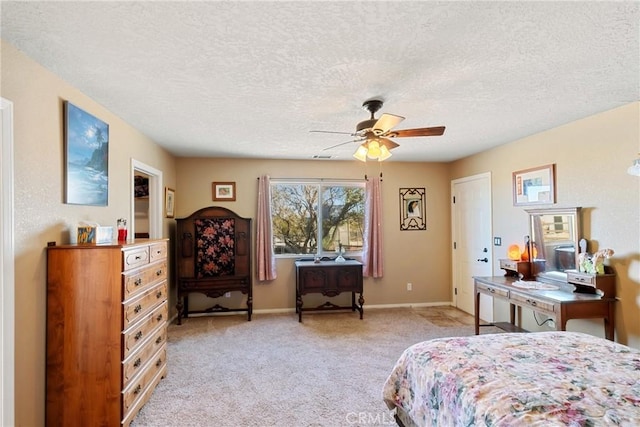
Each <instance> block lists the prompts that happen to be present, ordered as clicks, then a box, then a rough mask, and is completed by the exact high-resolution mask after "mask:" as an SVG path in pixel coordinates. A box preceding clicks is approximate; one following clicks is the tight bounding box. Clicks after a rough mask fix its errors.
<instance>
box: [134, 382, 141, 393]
mask: <svg viewBox="0 0 640 427" xmlns="http://www.w3.org/2000/svg"><path fill="white" fill-rule="evenodd" d="M140 390H142V386H141V385H140V384H138V386H137V387H136V388H135V389H134V390H133V394H138V393H140Z"/></svg>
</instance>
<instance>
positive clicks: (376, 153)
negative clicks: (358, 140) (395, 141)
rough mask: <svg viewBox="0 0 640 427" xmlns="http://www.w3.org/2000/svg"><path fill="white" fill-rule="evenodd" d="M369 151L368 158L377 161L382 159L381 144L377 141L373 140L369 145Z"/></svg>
mask: <svg viewBox="0 0 640 427" xmlns="http://www.w3.org/2000/svg"><path fill="white" fill-rule="evenodd" d="M367 146H368V148H369V150H368V151H367V157H368V158H370V159H373V160H375V159H377V158H378V157H380V143H379V142H378V140H377V139H372V140H370V141H369V142H368V143H367Z"/></svg>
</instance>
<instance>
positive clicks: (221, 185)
mask: <svg viewBox="0 0 640 427" xmlns="http://www.w3.org/2000/svg"><path fill="white" fill-rule="evenodd" d="M212 191H213V201H214V202H235V201H236V183H235V182H213V183H212Z"/></svg>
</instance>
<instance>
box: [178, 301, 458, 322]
mask: <svg viewBox="0 0 640 427" xmlns="http://www.w3.org/2000/svg"><path fill="white" fill-rule="evenodd" d="M443 306H445V307H454V305H453V302H451V301H442V302H421V303H401V304H373V305H366V304H365V306H364V310H365V313H366V311H368V310H380V309H389V308H421V307H443ZM295 312H296V309H295V308H263V309H254V310H253V314H254V315H255V314H293V313H295ZM211 315H216V316H245V317H246V316H247V314H246V313H243V312H221V313H191V314H189V317H201V316H211ZM365 317H366V316H365ZM176 318H177V315H174V316H173V317H172V318H171V320H170V322H173V321H174V320H175V319H176Z"/></svg>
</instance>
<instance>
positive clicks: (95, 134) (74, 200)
mask: <svg viewBox="0 0 640 427" xmlns="http://www.w3.org/2000/svg"><path fill="white" fill-rule="evenodd" d="M64 106H65V108H64V111H65V114H64V118H65V128H64V129H65V203H68V204H72V205H93V206H107V204H108V202H109V125H108V124H106V123H105V122H103V121H102V120H100V119H98V118H97V117H94V116H92V115H91V114H89V113H87V112H86V111H84V110H82V109H80V108H78V107H76V106H75V105H73V104H72V103H70V102H69V101H65V103H64Z"/></svg>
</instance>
